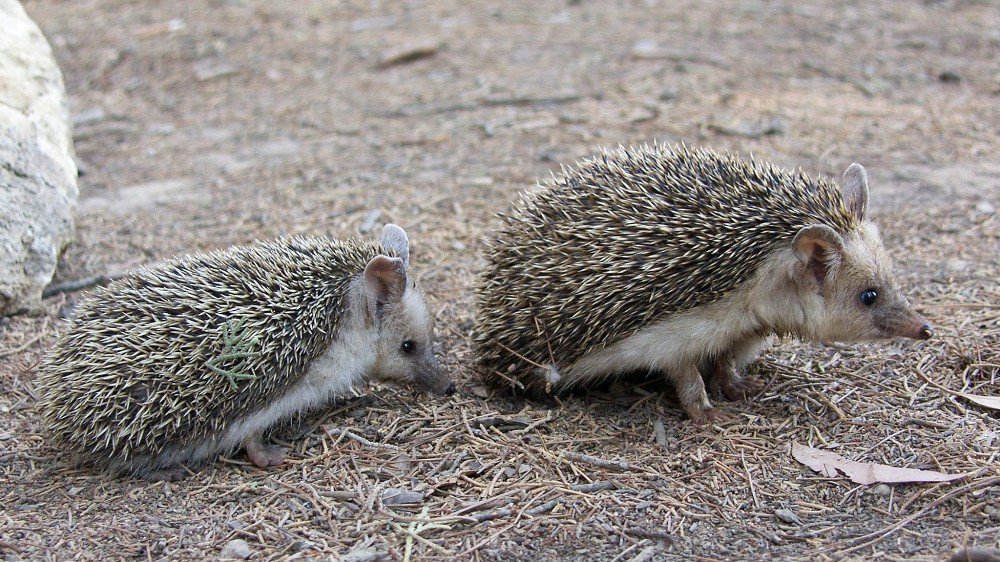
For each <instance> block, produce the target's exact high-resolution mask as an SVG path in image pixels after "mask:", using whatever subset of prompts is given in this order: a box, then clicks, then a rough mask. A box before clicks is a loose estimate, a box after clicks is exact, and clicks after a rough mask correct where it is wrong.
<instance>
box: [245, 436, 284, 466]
mask: <svg viewBox="0 0 1000 562" xmlns="http://www.w3.org/2000/svg"><path fill="white" fill-rule="evenodd" d="M244 447H246V451H247V457H249V458H250V462H252V463H254V464H255V465H257V466H259V467H261V468H266V467H269V466H278V465H279V464H281V463H283V462H285V455H287V454H288V450H287V449H285V448H284V447H279V446H278V445H274V444H271V443H264V439H263V436H262V435H261V434H260V433H257V434H254V435H251V436H250V437H249V438H247V440H246V443H245V444H244Z"/></svg>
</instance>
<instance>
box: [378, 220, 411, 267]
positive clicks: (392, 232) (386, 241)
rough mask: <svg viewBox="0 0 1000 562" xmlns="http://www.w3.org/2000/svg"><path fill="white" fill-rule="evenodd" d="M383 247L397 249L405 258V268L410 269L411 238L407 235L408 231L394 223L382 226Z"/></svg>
mask: <svg viewBox="0 0 1000 562" xmlns="http://www.w3.org/2000/svg"><path fill="white" fill-rule="evenodd" d="M382 247H383V248H385V249H387V250H393V251H395V252H396V255H398V256H399V258H400V259H401V260H403V268H404V269H409V267H410V239H409V238H407V237H406V231H404V230H403V229H402V228H400V227H398V226H396V225H394V224H387V225H385V226H384V227H382Z"/></svg>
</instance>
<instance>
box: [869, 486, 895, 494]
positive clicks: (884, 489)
mask: <svg viewBox="0 0 1000 562" xmlns="http://www.w3.org/2000/svg"><path fill="white" fill-rule="evenodd" d="M872 493H873V494H875V495H876V496H888V495H889V494H891V493H892V488H890V487H889V485H888V484H879V485H878V486H875V487H874V488H872Z"/></svg>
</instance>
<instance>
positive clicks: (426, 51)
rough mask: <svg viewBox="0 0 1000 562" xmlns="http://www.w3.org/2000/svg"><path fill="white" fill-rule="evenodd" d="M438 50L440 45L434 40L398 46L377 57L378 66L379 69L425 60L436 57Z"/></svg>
mask: <svg viewBox="0 0 1000 562" xmlns="http://www.w3.org/2000/svg"><path fill="white" fill-rule="evenodd" d="M438 49H440V45H439V44H438V42H437V40H434V39H424V40H421V41H415V42H413V43H408V44H404V45H399V46H397V47H393V48H391V49H387V50H385V51H383V52H382V56H380V57H379V61H378V65H379V67H380V68H388V67H390V66H394V65H397V64H404V63H408V62H413V61H416V60H420V59H425V58H428V57H432V56H434V55H436V54H437V52H438Z"/></svg>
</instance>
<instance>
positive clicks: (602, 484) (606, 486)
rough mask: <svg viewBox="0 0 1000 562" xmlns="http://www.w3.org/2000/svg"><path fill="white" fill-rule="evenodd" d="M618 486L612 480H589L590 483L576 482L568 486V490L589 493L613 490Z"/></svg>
mask: <svg viewBox="0 0 1000 562" xmlns="http://www.w3.org/2000/svg"><path fill="white" fill-rule="evenodd" d="M617 487H618V486H617V485H615V483H614V482H609V481H608V480H601V481H599V482H591V483H590V484H576V485H574V486H570V490H573V491H574V492H583V493H585V494H589V493H591V492H604V491H606V490H614V489H616V488H617Z"/></svg>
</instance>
